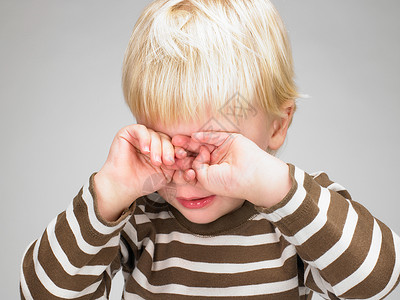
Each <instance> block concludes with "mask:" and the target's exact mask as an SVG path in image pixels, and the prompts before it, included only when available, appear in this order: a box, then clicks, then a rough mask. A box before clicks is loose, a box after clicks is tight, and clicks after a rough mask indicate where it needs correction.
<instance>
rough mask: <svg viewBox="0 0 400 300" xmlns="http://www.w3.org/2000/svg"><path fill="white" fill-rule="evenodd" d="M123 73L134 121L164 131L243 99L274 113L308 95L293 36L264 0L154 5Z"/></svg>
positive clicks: (163, 0) (165, 0)
mask: <svg viewBox="0 0 400 300" xmlns="http://www.w3.org/2000/svg"><path fill="white" fill-rule="evenodd" d="M122 73H123V75H122V88H123V93H124V97H125V101H126V103H127V104H128V106H129V108H130V110H131V112H132V113H133V115H134V116H135V117H138V116H140V117H141V118H142V119H145V120H147V121H149V122H153V121H157V122H161V123H163V124H164V125H169V124H175V123H177V122H181V121H183V122H190V121H191V120H195V119H202V118H204V117H206V116H209V114H210V113H212V112H216V111H218V110H220V109H221V108H222V107H224V105H225V104H226V103H227V101H229V100H230V99H231V98H232V96H233V95H235V94H238V93H239V94H240V95H241V96H242V97H243V99H246V101H247V102H248V103H251V104H252V105H254V106H256V107H259V108H261V110H262V111H263V112H264V113H266V114H273V115H279V114H280V108H281V107H282V106H283V105H284V104H285V103H286V102H287V101H288V100H295V99H296V98H299V97H301V95H300V94H299V93H298V92H297V87H296V84H295V82H294V71H293V62H292V53H291V48H290V43H289V40H288V37H287V33H286V30H285V28H284V25H283V23H282V20H281V18H280V16H279V15H278V13H277V11H276V10H275V8H274V7H273V5H272V4H271V3H270V2H269V1H265V0H246V1H244V0H157V1H154V2H153V3H151V4H150V5H149V6H147V7H146V8H145V10H144V11H143V13H142V14H141V16H140V17H139V19H138V21H137V23H136V25H135V27H134V29H133V33H132V35H131V39H130V41H129V44H128V47H127V50H126V53H125V57H124V62H123V72H122ZM234 110H235V111H236V109H234Z"/></svg>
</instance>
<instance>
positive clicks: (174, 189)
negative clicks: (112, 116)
mask: <svg viewBox="0 0 400 300" xmlns="http://www.w3.org/2000/svg"><path fill="white" fill-rule="evenodd" d="M212 117H213V118H212ZM230 120H231V121H233V124H232V122H230V121H228V120H227V119H226V118H225V117H224V116H222V115H219V117H215V116H210V118H208V119H205V120H204V121H203V122H190V123H186V124H185V123H179V124H178V125H176V126H173V127H168V128H166V127H165V126H162V125H161V124H159V123H156V124H152V125H150V124H146V122H143V121H140V120H139V119H137V121H138V123H139V124H143V125H145V126H146V127H148V128H151V129H153V130H154V131H157V132H162V133H165V134H167V135H168V136H170V137H171V138H173V137H174V136H175V135H178V134H180V135H187V136H191V134H192V133H193V132H197V131H229V132H235V133H240V134H242V135H244V136H245V137H247V138H248V139H250V140H252V141H253V142H255V143H256V144H257V145H258V146H259V147H260V148H261V149H263V150H266V149H267V147H268V145H269V141H270V134H269V132H270V131H271V130H269V128H270V125H271V124H270V123H271V122H269V121H268V120H267V117H266V116H265V115H264V114H263V113H261V112H260V110H258V113H257V114H256V115H255V116H247V117H246V118H241V119H240V120H239V122H238V124H237V123H236V124H235V121H237V120H234V119H230ZM234 124H235V125H234ZM210 127H211V128H212V130H210ZM195 154H196V153H195ZM158 193H159V194H160V195H161V196H162V197H163V198H164V199H165V200H166V201H167V202H168V203H169V204H171V205H172V206H174V207H175V208H176V209H177V210H179V211H180V212H181V213H182V214H183V215H184V216H185V217H186V218H187V219H188V220H189V221H191V222H194V223H199V224H205V223H210V222H212V221H214V220H216V219H218V218H219V217H221V216H223V215H225V214H227V213H229V212H232V211H234V210H236V209H238V208H239V207H241V206H242V204H243V203H244V201H245V199H235V198H230V197H225V196H219V195H215V196H214V197H213V198H212V199H211V201H199V202H197V203H192V204H193V205H192V206H189V205H185V203H187V201H186V202H185V201H180V200H179V198H202V197H207V196H211V195H212V193H210V192H209V191H207V190H206V189H204V188H203V187H202V186H201V184H200V183H199V182H197V183H196V184H195V185H193V184H190V183H188V182H186V181H185V179H184V178H183V171H181V170H176V171H175V173H174V176H173V178H172V180H171V182H170V183H169V184H168V185H167V186H165V187H164V188H162V189H160V190H158Z"/></svg>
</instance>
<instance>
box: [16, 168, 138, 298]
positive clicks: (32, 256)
mask: <svg viewBox="0 0 400 300" xmlns="http://www.w3.org/2000/svg"><path fill="white" fill-rule="evenodd" d="M95 174H96V173H94V174H92V175H91V176H90V178H89V180H88V182H87V183H86V184H85V185H84V186H83V187H82V188H81V189H80V191H79V193H78V195H77V196H76V197H75V198H74V199H73V201H72V203H71V204H70V206H69V207H68V208H67V209H66V210H65V211H63V212H62V213H60V214H59V215H58V216H57V217H56V218H54V219H53V220H52V221H51V222H50V224H49V225H48V226H47V228H46V230H45V231H44V233H43V234H42V236H41V237H40V238H39V239H37V240H36V241H34V242H32V243H31V245H30V246H29V247H28V248H27V250H26V252H25V254H24V256H23V259H22V264H21V274H20V295H21V299H59V298H67V299H76V298H80V297H84V298H85V299H86V298H88V299H89V298H90V299H97V298H103V299H104V297H106V298H108V295H109V292H110V288H111V280H112V277H113V276H114V275H115V274H116V272H117V271H118V270H119V269H120V268H121V259H122V258H121V256H122V255H123V254H122V253H121V250H120V248H121V246H122V245H121V243H122V241H121V240H120V235H121V230H122V229H123V227H124V225H125V224H126V222H127V221H128V220H129V217H130V215H131V213H132V211H133V210H134V206H135V205H134V204H133V205H132V206H131V207H130V208H129V209H127V210H125V211H124V212H123V213H122V215H121V217H120V218H119V219H118V220H117V221H115V222H112V223H111V222H107V221H105V220H104V219H102V218H101V216H100V214H99V213H98V211H97V205H96V200H95V197H96V196H95V193H94V188H93V184H94V182H93V177H94V175H95ZM82 299H83V298H82Z"/></svg>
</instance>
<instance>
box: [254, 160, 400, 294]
mask: <svg viewBox="0 0 400 300" xmlns="http://www.w3.org/2000/svg"><path fill="white" fill-rule="evenodd" d="M290 177H291V179H292V183H293V184H292V188H291V190H290V191H289V193H288V194H287V195H286V197H285V198H284V199H283V200H282V201H281V202H279V203H278V204H275V205H274V206H272V207H270V208H262V207H258V209H259V210H260V211H261V212H263V213H265V216H266V218H267V219H268V220H269V221H271V222H272V223H273V224H274V225H275V226H276V227H277V228H278V229H279V230H280V231H281V233H282V234H283V236H284V237H285V239H286V240H287V241H289V242H290V243H291V244H293V245H295V246H296V249H297V252H298V255H299V256H300V257H301V258H302V260H303V261H304V264H305V271H304V277H305V279H304V280H305V284H306V286H308V287H309V288H311V289H312V290H314V291H316V292H318V293H319V294H321V295H322V296H323V297H325V298H327V299H329V298H331V299H337V297H340V298H345V299H348V298H351V299H353V298H360V299H369V298H371V299H381V298H383V297H384V296H386V295H387V294H388V293H390V292H391V291H392V290H393V289H394V288H395V286H396V285H397V284H398V282H399V274H400V239H399V237H398V236H397V235H396V234H395V233H394V232H393V231H392V230H391V229H390V228H388V227H387V226H386V225H385V224H383V223H382V222H381V221H379V220H378V219H376V218H374V217H373V216H372V215H371V214H370V213H369V212H368V210H367V209H366V208H365V207H363V206H362V205H361V204H359V203H357V202H355V201H353V200H352V199H351V197H350V195H349V193H348V192H347V191H346V190H345V189H344V188H343V187H341V186H340V185H339V184H337V183H334V182H332V181H331V180H330V179H329V178H328V176H327V175H326V174H325V173H320V174H314V175H312V176H311V175H308V174H307V173H305V172H303V171H302V170H300V169H299V168H297V167H295V166H293V165H290Z"/></svg>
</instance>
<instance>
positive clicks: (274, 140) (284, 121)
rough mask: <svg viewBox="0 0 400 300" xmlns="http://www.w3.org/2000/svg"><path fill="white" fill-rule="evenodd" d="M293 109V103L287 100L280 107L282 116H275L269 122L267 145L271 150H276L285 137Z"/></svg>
mask: <svg viewBox="0 0 400 300" xmlns="http://www.w3.org/2000/svg"><path fill="white" fill-rule="evenodd" d="M294 111H295V103H294V101H293V100H290V101H288V102H287V103H286V104H285V105H284V106H283V108H282V109H281V113H282V116H277V117H275V118H274V120H273V121H272V122H271V126H270V140H269V144H268V147H269V148H270V149H271V150H274V151H276V150H278V149H279V148H280V147H281V146H282V145H283V143H284V142H285V139H286V134H287V131H288V128H289V126H290V123H291V122H292V118H293V114H294Z"/></svg>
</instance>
